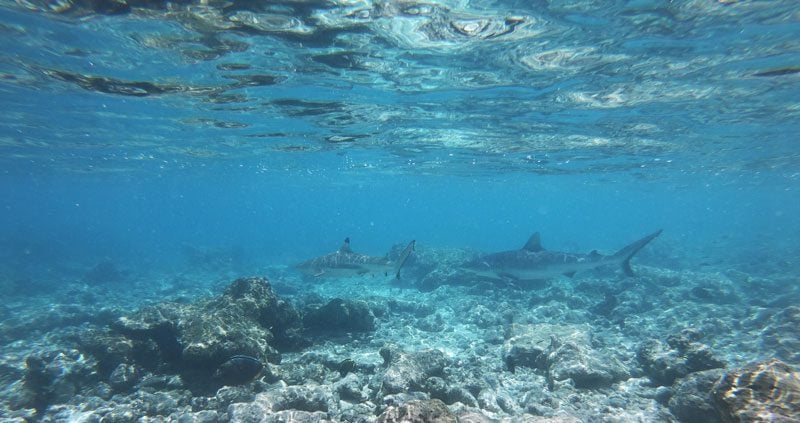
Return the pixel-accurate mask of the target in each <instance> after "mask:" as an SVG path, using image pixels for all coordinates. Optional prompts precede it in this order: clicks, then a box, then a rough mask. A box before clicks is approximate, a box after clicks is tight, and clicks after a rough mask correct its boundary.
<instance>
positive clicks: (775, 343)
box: [761, 306, 800, 363]
mask: <svg viewBox="0 0 800 423" xmlns="http://www.w3.org/2000/svg"><path fill="white" fill-rule="evenodd" d="M761 341H762V344H763V345H764V348H765V349H766V350H768V351H774V354H775V356H776V357H777V358H779V359H781V360H784V361H786V362H789V363H800V307H797V306H792V307H787V308H785V309H783V310H781V311H779V312H777V313H775V315H773V316H772V317H771V318H770V319H769V323H768V324H767V326H766V327H765V328H764V330H763V332H762V333H761Z"/></svg>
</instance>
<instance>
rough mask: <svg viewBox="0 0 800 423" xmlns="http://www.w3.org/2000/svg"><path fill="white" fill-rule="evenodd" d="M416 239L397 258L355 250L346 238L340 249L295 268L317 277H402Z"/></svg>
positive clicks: (304, 273)
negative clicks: (356, 251)
mask: <svg viewBox="0 0 800 423" xmlns="http://www.w3.org/2000/svg"><path fill="white" fill-rule="evenodd" d="M414 244H415V241H411V242H409V243H408V245H407V246H406V248H405V249H403V252H402V253H400V256H399V257H398V258H397V260H389V258H388V257H373V256H368V255H364V254H359V253H355V252H353V250H352V249H351V248H350V238H345V240H344V243H343V244H342V246H341V247H339V249H338V250H336V251H335V252H333V253H330V254H325V255H324V256H320V257H316V258H313V259H310V260H306V261H304V262H302V263H300V264H298V265H296V266H295V269H297V270H299V271H300V273H302V274H303V275H306V276H311V277H315V278H319V277H334V278H351V277H358V276H370V275H371V276H376V275H377V276H389V275H390V274H391V275H392V276H394V277H395V278H397V279H400V269H401V268H402V267H403V264H405V262H406V260H408V256H410V255H411V253H412V252H413V251H414Z"/></svg>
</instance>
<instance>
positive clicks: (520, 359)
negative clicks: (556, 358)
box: [503, 323, 589, 372]
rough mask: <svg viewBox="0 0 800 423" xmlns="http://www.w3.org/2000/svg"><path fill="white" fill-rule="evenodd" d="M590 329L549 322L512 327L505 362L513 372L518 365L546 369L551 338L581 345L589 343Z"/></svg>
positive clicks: (507, 333) (513, 325)
mask: <svg viewBox="0 0 800 423" xmlns="http://www.w3.org/2000/svg"><path fill="white" fill-rule="evenodd" d="M588 330H589V328H588V327H586V326H569V325H553V324H549V323H542V324H535V325H526V324H512V325H510V326H509V327H508V328H507V329H506V341H505V343H504V344H503V362H504V363H505V366H506V368H507V369H508V370H510V371H512V372H513V371H515V370H516V368H517V367H518V366H524V367H530V368H534V369H542V370H545V369H546V368H547V360H546V359H547V357H546V354H547V351H548V348H549V346H550V338H551V336H554V335H555V336H558V338H559V339H562V340H565V341H567V340H571V341H574V342H576V343H578V344H584V345H588V344H589V335H588Z"/></svg>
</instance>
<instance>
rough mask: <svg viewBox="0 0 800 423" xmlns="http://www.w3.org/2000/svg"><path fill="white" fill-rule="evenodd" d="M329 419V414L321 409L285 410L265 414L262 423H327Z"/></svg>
mask: <svg viewBox="0 0 800 423" xmlns="http://www.w3.org/2000/svg"><path fill="white" fill-rule="evenodd" d="M329 421H330V420H328V415H327V414H325V413H323V412H321V411H315V412H309V411H298V410H283V411H278V412H277V413H271V414H268V415H266V416H264V419H263V420H261V423H325V422H329Z"/></svg>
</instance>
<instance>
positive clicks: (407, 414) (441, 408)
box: [378, 399, 458, 423]
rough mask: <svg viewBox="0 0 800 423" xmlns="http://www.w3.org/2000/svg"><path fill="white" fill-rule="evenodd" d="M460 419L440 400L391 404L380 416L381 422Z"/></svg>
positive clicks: (451, 421) (443, 422)
mask: <svg viewBox="0 0 800 423" xmlns="http://www.w3.org/2000/svg"><path fill="white" fill-rule="evenodd" d="M457 421H458V419H457V418H456V416H455V415H454V414H453V413H451V412H450V410H449V409H448V408H447V406H446V405H445V404H444V403H443V402H442V401H440V400H437V399H431V400H423V401H409V402H407V403H405V404H402V405H400V406H390V407H389V408H387V409H386V411H384V412H383V413H381V415H380V416H378V422H379V423H406V422H437V423H456V422H457Z"/></svg>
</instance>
